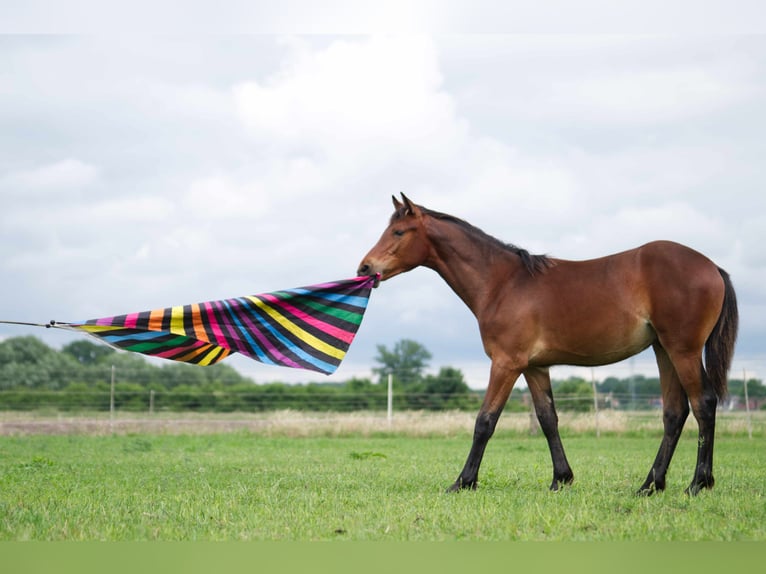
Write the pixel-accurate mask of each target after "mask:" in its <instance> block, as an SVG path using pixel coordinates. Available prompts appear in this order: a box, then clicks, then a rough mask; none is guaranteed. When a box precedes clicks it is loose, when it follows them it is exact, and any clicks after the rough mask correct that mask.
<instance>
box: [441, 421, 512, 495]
mask: <svg viewBox="0 0 766 574" xmlns="http://www.w3.org/2000/svg"><path fill="white" fill-rule="evenodd" d="M499 418H500V413H499V412H498V413H479V415H478V416H477V417H476V424H475V426H474V431H473V443H472V444H471V450H470V452H469V453H468V459H467V460H466V461H465V465H464V466H463V470H462V471H461V472H460V475H459V476H458V477H457V480H456V481H455V482H454V484H453V485H452V486H450V487H449V489H448V492H454V491H457V490H460V489H473V490H475V489H476V486H477V484H478V478H479V466H480V465H481V459H482V457H483V456H484V450H485V449H486V447H487V442H489V439H490V438H491V437H492V434H493V433H494V432H495V426H497V420H498V419H499Z"/></svg>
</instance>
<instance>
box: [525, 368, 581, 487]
mask: <svg viewBox="0 0 766 574" xmlns="http://www.w3.org/2000/svg"><path fill="white" fill-rule="evenodd" d="M524 378H525V379H526V381H527V386H528V387H529V392H530V394H531V395H532V401H533V403H534V405H535V414H536V415H537V420H538V421H539V422H540V428H542V429H543V434H544V435H545V438H546V440H547V441H548V449H549V450H550V453H551V461H552V462H553V481H552V482H551V486H550V489H551V490H558V489H559V488H560V487H561V486H562V485H565V484H571V483H572V482H573V481H574V474H573V473H572V468H571V467H570V466H569V462H568V461H567V457H566V454H565V453H564V445H563V444H562V442H561V436H560V435H559V423H558V421H559V419H558V415H557V414H556V408H555V406H554V404H553V393H552V391H551V378H550V374H549V371H548V369H547V368H531V369H527V370H526V371H524Z"/></svg>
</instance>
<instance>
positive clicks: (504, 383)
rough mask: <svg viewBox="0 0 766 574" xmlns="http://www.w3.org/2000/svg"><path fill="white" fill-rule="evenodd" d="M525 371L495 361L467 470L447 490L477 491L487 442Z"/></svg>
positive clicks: (466, 466) (477, 417)
mask: <svg viewBox="0 0 766 574" xmlns="http://www.w3.org/2000/svg"><path fill="white" fill-rule="evenodd" d="M520 373H521V370H520V369H515V368H508V367H506V366H504V365H501V364H499V363H498V362H495V361H493V362H492V368H491V370H490V375H489V385H488V387H487V392H486V394H485V395H484V401H483V403H482V405H481V409H480V410H479V414H478V415H477V416H476V424H475V425H474V431H473V443H472V444H471V450H470V451H469V453H468V458H467V459H466V461H465V466H463V470H462V471H460V475H459V476H458V477H457V480H456V481H455V482H454V484H453V485H452V486H450V487H449V488H448V489H447V492H455V491H458V490H461V489H471V490H475V489H476V486H477V484H478V479H479V466H481V460H482V458H483V457H484V450H485V449H486V448H487V443H488V442H489V439H490V438H491V437H492V434H493V433H494V432H495V427H496V426H497V421H498V419H499V418H500V414H501V413H502V412H503V407H505V403H506V402H507V401H508V397H509V396H510V395H511V390H512V389H513V385H514V384H515V383H516V379H517V378H518V377H519V374H520Z"/></svg>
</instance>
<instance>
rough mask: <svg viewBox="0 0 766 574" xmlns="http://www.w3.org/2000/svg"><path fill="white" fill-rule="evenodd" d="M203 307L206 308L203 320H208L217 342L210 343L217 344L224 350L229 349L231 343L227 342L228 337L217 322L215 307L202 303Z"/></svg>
mask: <svg viewBox="0 0 766 574" xmlns="http://www.w3.org/2000/svg"><path fill="white" fill-rule="evenodd" d="M202 306H204V308H205V315H206V316H205V317H204V318H203V320H205V319H206V320H207V322H208V324H209V325H210V330H211V331H213V335H215V337H216V340H215V341H210V342H211V343H216V344H217V345H218V346H219V347H223V348H224V349H228V348H229V343H228V342H227V341H226V337H225V336H224V334H223V331H222V330H221V327H220V325H219V324H218V321H216V318H215V315H214V314H213V306H212V305H211V304H210V302H207V303H200V307H202Z"/></svg>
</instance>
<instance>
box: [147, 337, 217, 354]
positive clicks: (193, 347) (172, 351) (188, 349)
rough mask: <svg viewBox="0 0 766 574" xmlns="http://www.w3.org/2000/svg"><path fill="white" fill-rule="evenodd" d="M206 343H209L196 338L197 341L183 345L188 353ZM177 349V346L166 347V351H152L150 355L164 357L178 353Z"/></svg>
mask: <svg viewBox="0 0 766 574" xmlns="http://www.w3.org/2000/svg"><path fill="white" fill-rule="evenodd" d="M208 344H209V343H206V342H205V341H200V340H199V339H197V341H196V342H195V343H194V344H193V345H189V346H188V347H184V352H186V353H189V352H191V351H193V350H194V349H198V348H200V347H201V346H203V345H208ZM178 349H179V348H178V347H173V348H170V349H168V350H167V351H162V352H161V353H152V356H153V357H161V358H163V359H164V358H167V357H170V356H172V355H177V354H178Z"/></svg>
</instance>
